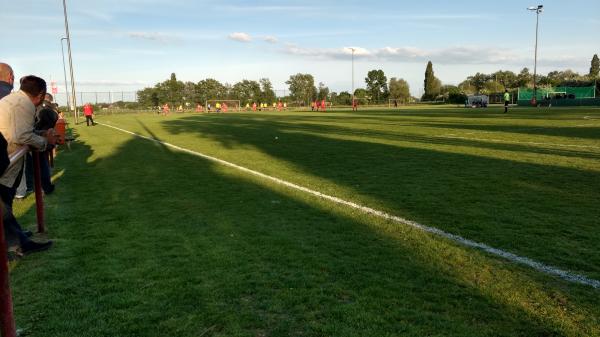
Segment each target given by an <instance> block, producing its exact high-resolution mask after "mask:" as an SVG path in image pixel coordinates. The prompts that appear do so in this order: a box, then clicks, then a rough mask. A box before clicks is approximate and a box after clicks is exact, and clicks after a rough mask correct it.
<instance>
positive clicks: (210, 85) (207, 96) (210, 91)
mask: <svg viewBox="0 0 600 337" xmlns="http://www.w3.org/2000/svg"><path fill="white" fill-rule="evenodd" d="M197 89H198V92H199V99H200V101H201V102H203V101H206V100H212V99H227V95H228V90H227V87H226V86H224V85H223V84H221V82H219V81H217V80H215V79H213V78H207V79H205V80H202V81H200V82H198V84H197Z"/></svg>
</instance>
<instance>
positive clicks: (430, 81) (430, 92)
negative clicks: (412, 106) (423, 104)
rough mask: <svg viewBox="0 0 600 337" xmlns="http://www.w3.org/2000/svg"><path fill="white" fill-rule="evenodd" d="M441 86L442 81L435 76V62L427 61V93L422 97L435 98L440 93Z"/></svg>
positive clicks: (425, 82)
mask: <svg viewBox="0 0 600 337" xmlns="http://www.w3.org/2000/svg"><path fill="white" fill-rule="evenodd" d="M441 86H442V82H441V81H440V80H439V79H437V78H436V77H435V74H434V72H433V63H431V61H429V62H427V68H426V69H425V81H424V88H425V93H424V94H423V97H422V99H423V100H425V101H428V100H434V99H435V98H436V97H437V96H438V95H439V94H440V90H441Z"/></svg>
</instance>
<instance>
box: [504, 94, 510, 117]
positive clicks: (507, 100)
mask: <svg viewBox="0 0 600 337" xmlns="http://www.w3.org/2000/svg"><path fill="white" fill-rule="evenodd" d="M509 103H510V94H509V93H508V89H504V113H507V112H508V104H509Z"/></svg>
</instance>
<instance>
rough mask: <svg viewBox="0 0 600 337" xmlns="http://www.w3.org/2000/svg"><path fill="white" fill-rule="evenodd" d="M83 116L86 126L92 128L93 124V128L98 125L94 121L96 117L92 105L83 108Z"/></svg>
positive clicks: (88, 104) (87, 104)
mask: <svg viewBox="0 0 600 337" xmlns="http://www.w3.org/2000/svg"><path fill="white" fill-rule="evenodd" d="M83 114H84V115H85V124H87V126H90V122H91V123H92V126H94V125H96V123H94V119H93V118H92V116H93V115H94V108H93V107H92V105H91V104H90V103H86V104H85V105H84V106H83Z"/></svg>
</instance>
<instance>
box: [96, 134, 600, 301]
mask: <svg viewBox="0 0 600 337" xmlns="http://www.w3.org/2000/svg"><path fill="white" fill-rule="evenodd" d="M98 124H100V125H103V126H106V127H109V128H112V129H115V130H119V131H121V132H125V133H128V134H130V135H133V136H136V137H139V138H143V139H147V140H150V141H153V142H157V143H160V144H162V145H165V146H168V147H170V148H173V149H176V150H179V151H181V152H185V153H189V154H191V155H194V156H197V157H201V158H204V159H207V160H210V161H213V162H217V163H219V164H223V165H225V166H229V167H233V168H235V169H238V170H240V171H243V172H246V173H250V174H252V175H255V176H259V177H261V178H264V179H267V180H271V181H273V182H276V183H278V184H281V185H284V186H287V187H290V188H293V189H296V190H299V191H302V192H305V193H308V194H312V195H314V196H317V197H320V198H323V199H327V200H329V201H332V202H335V203H338V204H341V205H345V206H348V207H351V208H354V209H358V210H360V211H363V212H365V213H368V214H372V215H375V216H377V217H380V218H383V219H386V220H391V221H394V222H397V223H401V224H404V225H408V226H411V227H414V228H417V229H420V230H422V231H425V232H428V233H432V234H436V235H438V236H441V237H443V238H446V239H449V240H452V241H454V242H457V243H459V244H462V245H464V246H467V247H473V248H477V249H481V250H483V251H485V252H487V253H490V254H493V255H496V256H500V257H503V258H505V259H507V260H509V261H512V262H516V263H519V264H522V265H526V266H528V267H531V268H533V269H535V270H537V271H540V272H542V273H545V274H549V275H554V276H558V277H560V278H562V279H564V280H567V281H569V282H572V283H578V284H583V285H587V286H591V287H593V288H596V289H600V281H598V280H595V279H591V278H588V277H586V276H583V275H579V274H576V273H573V272H570V271H566V270H562V269H559V268H556V267H553V266H549V265H545V264H543V263H541V262H537V261H535V260H532V259H530V258H527V257H523V256H519V255H516V254H513V253H510V252H507V251H504V250H502V249H497V248H494V247H491V246H488V245H486V244H484V243H480V242H476V241H472V240H469V239H465V238H463V237H462V236H459V235H455V234H451V233H448V232H445V231H443V230H441V229H438V228H435V227H429V226H426V225H422V224H420V223H418V222H414V221H411V220H408V219H404V218H401V217H399V216H395V215H391V214H388V213H386V212H383V211H379V210H376V209H373V208H370V207H366V206H362V205H360V204H357V203H354V202H351V201H346V200H344V199H340V198H337V197H334V196H331V195H328V194H323V193H321V192H318V191H315V190H311V189H309V188H306V187H303V186H300V185H296V184H294V183H291V182H289V181H285V180H281V179H279V178H275V177H273V176H270V175H266V174H264V173H261V172H258V171H254V170H251V169H249V168H246V167H243V166H239V165H236V164H234V163H231V162H228V161H225V160H223V159H219V158H216V157H212V156H209V155H206V154H203V153H199V152H196V151H192V150H189V149H186V148H183V147H180V146H177V145H173V144H170V143H167V142H163V141H161V140H158V139H156V138H152V137H147V136H143V135H140V134H137V133H134V132H131V131H128V130H125V129H121V128H118V127H116V126H112V125H108V124H104V123H98Z"/></svg>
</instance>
